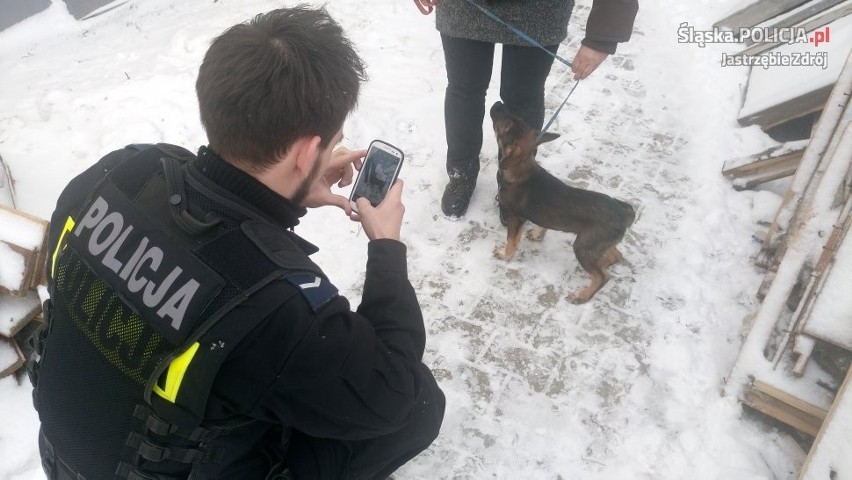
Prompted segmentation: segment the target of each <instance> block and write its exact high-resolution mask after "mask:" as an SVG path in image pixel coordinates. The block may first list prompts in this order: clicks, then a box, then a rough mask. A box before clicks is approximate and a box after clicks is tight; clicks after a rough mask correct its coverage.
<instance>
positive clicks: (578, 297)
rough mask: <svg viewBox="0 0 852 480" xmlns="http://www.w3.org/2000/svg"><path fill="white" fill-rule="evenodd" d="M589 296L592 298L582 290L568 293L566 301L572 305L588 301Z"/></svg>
mask: <svg viewBox="0 0 852 480" xmlns="http://www.w3.org/2000/svg"><path fill="white" fill-rule="evenodd" d="M590 298H592V296H591V295H588V294H586V292H584V291H582V290H581V291H579V292H574V293H571V294H569V295H568V301H569V302H571V303H573V304H574V305H580V304H583V303H586V302H588V301H589V299H590Z"/></svg>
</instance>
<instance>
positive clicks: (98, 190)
mask: <svg viewBox="0 0 852 480" xmlns="http://www.w3.org/2000/svg"><path fill="white" fill-rule="evenodd" d="M362 80H363V65H362V63H361V60H360V58H359V57H358V56H357V54H356V53H355V52H354V50H353V48H352V45H351V44H350V42H349V41H348V40H347V39H346V38H345V36H344V35H343V32H342V30H341V29H340V27H339V26H338V25H337V24H336V23H335V22H334V20H332V19H331V18H330V17H329V16H328V14H327V13H326V12H325V11H324V10H313V9H309V8H306V7H297V8H290V9H280V10H275V11H272V12H269V13H266V14H262V15H258V16H257V17H255V18H254V19H252V20H251V21H249V22H247V23H244V24H240V25H236V26H234V27H232V28H230V29H228V30H227V31H226V32H224V33H223V34H222V35H221V36H219V37H218V38H216V39H215V40H214V41H213V43H212V44H211V46H210V49H209V50H208V52H207V53H206V55H205V57H204V61H203V63H202V65H201V68H200V71H199V74H198V80H197V84H196V89H197V93H198V101H199V106H200V111H201V120H202V123H203V125H204V128H205V130H206V132H207V136H208V140H209V146H206V147H202V148H201V149H200V151H199V152H198V154H197V155H194V154H192V153H190V152H189V151H186V150H184V149H182V148H179V147H175V146H171V145H165V144H158V145H132V146H128V147H126V148H124V149H121V150H117V151H115V152H113V153H111V154H109V155H107V156H106V157H104V158H103V159H101V160H100V161H99V162H98V163H96V164H95V165H94V166H92V167H91V168H89V169H88V170H87V171H85V172H84V173H82V174H81V175H79V176H78V177H76V178H74V179H73V180H72V181H71V182H70V184H69V185H68V186H67V187H66V189H65V190H64V191H63V192H62V194H61V196H60V197H59V200H58V202H57V208H56V211H55V212H54V214H53V217H52V223H51V229H50V237H49V242H50V253H52V255H51V257H50V259H49V262H48V267H47V268H48V276H49V282H48V288H49V290H50V293H51V300H50V301H48V302H47V304H46V312H47V314H48V317H49V318H48V327H47V329H45V330H44V331H42V332H40V333H39V334H38V335H37V336H36V339H35V343H36V351H37V355H35V356H34V361H33V362H32V364H31V365H30V371H31V372H30V373H31V378H32V380H33V383H34V387H35V388H34V391H33V395H34V403H35V406H36V408H37V410H38V412H39V417H40V419H41V432H40V435H39V444H40V448H41V453H42V463H43V466H44V468H45V472H46V473H47V475H48V478H50V479H83V478H85V479H101V478H126V479H159V480H166V479H177V478H193V479H207V478H239V479H251V478H295V479H326V478H335V479H336V478H352V479H361V478H385V477H387V476H388V475H389V474H390V473H391V472H393V471H394V470H396V469H397V468H398V467H400V466H401V465H403V464H404V463H405V462H407V461H408V460H409V459H411V458H413V457H414V456H415V455H417V454H418V453H419V452H420V451H422V450H423V449H425V448H426V447H428V446H429V445H430V444H431V442H432V441H433V440H434V439H435V437H436V436H437V434H438V430H439V428H440V425H441V421H442V419H443V413H444V397H443V394H442V392H441V390H440V389H439V388H438V386H437V384H436V382H435V379H434V377H433V376H432V374H431V372H430V371H429V369H428V368H427V367H426V366H425V365H423V364H422V363H421V359H422V356H423V351H424V345H425V331H424V326H423V318H422V315H421V311H420V307H419V305H418V303H417V298H416V296H415V293H414V290H413V289H412V287H411V284H410V283H409V281H408V278H407V265H406V248H405V245H404V244H402V243H400V241H399V236H400V227H401V223H402V217H403V213H404V207H403V204H402V203H401V200H400V197H401V193H402V183H401V182H397V183H396V184H395V185H394V187H393V188H392V189H391V190H390V192H389V194H388V196H387V198H386V199H385V200H384V201H383V202H382V203H381V204H380V205H379V206H378V207H375V208H374V207H372V206H371V205H370V204H369V202H367V201H366V200H364V199H361V200H359V204H358V207H359V208H358V210H359V212H360V213H359V214H357V215H356V214H354V213H353V212H352V210H351V207H350V205H349V203H348V201H347V199H345V198H343V197H340V196H337V195H334V194H332V192H331V186H332V185H333V184H335V183H336V184H339V185H340V186H345V185H348V184H349V183H351V180H352V176H353V166H354V167H355V168H360V165H361V158H362V157H363V155H364V153H365V152H364V151H363V150H360V151H353V152H349V151H346V150H336V151H335V150H334V147H335V145H336V144H337V143H338V142H339V141H340V139H341V128H342V125H343V122H344V120H345V118H346V116H347V115H348V113H349V112H350V111H351V110H352V109H353V108H354V106H355V104H356V101H357V97H358V91H359V86H360V83H361V81H362ZM327 205H335V206H338V207H340V208H342V209H343V210H344V211H345V212H346V213H347V214H348V215H350V216H351V217H352V218H353V219H354V220H357V221H360V222H361V224H362V226H363V228H364V231H365V232H366V234H367V237H368V238H369V239H370V242H369V244H368V247H367V249H368V259H367V267H366V277H365V281H364V292H363V296H362V299H361V304H360V306H359V307H358V308H357V310H355V311H353V310H352V309H351V307H350V304H349V302H348V301H347V299H346V298H344V297H343V296H341V295H339V294H338V292H337V289H336V288H335V287H334V285H333V284H332V283H331V282H330V281H329V280H328V278H327V277H326V276H325V274H324V273H323V272H322V271H321V270H320V269H319V267H317V266H316V265H315V264H314V263H313V262H311V260H310V259H309V255H310V254H312V253H314V252H316V250H317V249H316V247H314V246H312V245H311V244H310V243H308V242H307V241H305V240H303V239H302V238H300V237H299V236H297V235H296V234H295V233H294V232H293V231H292V229H293V227H295V226H296V225H297V224H298V223H299V219H300V218H301V217H302V216H303V215H305V214H306V212H307V210H306V208H307V207H320V206H327Z"/></svg>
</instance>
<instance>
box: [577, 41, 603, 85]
mask: <svg viewBox="0 0 852 480" xmlns="http://www.w3.org/2000/svg"><path fill="white" fill-rule="evenodd" d="M608 56H609V54H608V53H605V52H600V51H597V50H595V49H594V48H591V47H587V46H585V45H581V46H580V50H578V51H577V55H576V56H575V57H574V61H572V62H571V70H572V71H573V72H574V80H583V79H584V78H586V77H588V76H589V75H591V74H592V72H594V71H595V69H597V68H598V65H600V64H601V63H603V61H604V60H606V57H608Z"/></svg>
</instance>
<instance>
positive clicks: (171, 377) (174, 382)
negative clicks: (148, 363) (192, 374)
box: [154, 342, 200, 403]
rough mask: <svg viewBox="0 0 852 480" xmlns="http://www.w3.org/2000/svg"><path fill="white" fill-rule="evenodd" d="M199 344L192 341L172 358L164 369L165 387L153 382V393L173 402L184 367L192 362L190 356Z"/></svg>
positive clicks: (184, 372) (181, 379) (183, 373)
mask: <svg viewBox="0 0 852 480" xmlns="http://www.w3.org/2000/svg"><path fill="white" fill-rule="evenodd" d="M199 346H200V344H199V343H198V342H195V343H193V344H192V346H190V347H189V348H188V349H187V350H186V351H185V352H183V353H182V354H181V355H180V356H179V357H177V358H176V359H174V360H172V363H171V364H170V365H169V369H168V370H167V371H166V384H165V385H164V387H165V388H160V386H159V385H158V384H156V383H155V384H154V393H156V394H157V395H159V396H161V397H163V398H165V399H166V400H168V401H170V402H172V403H175V399H176V398H177V394H178V390H180V383H181V382H182V381H183V376H184V375H185V374H186V369H187V368H189V363H190V362H192V358H193V357H194V356H195V352H197V351H198V347H199Z"/></svg>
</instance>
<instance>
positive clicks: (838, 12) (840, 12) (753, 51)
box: [738, 0, 852, 55]
mask: <svg viewBox="0 0 852 480" xmlns="http://www.w3.org/2000/svg"><path fill="white" fill-rule="evenodd" d="M819 3H820V4H828V3H831V5H829V6H828V7H826V8H824V9H823V10H827V9H828V8H830V7H833V6H835V5H837V4H838V3H842V2H841V1H838V0H827V1H824V2H819ZM819 8H821V7H817V6H814V7H812V8H810V9H806V10H805V11H807V10H818V9H819ZM803 12H804V11H803ZM849 14H852V5H844V6H842V7H840V8H836V9H833V10H830V11H828V12H825V13H823V14H822V15H819V16H817V17H815V18H812V19H810V20H807V19H808V18H809V17H808V16H803V15H797V16H795V17H790V19H785V20H783V21H781V22H778V23H777V24H774V25H772V26H771V27H769V28H787V27H796V28H799V27H801V28H804V29H805V31H807V32H812V31H814V30H816V29H818V28H820V27H824V26H826V25H828V24H829V23H831V22H833V21H835V20H837V19H838V18H843V17H845V16H846V15H849ZM793 18H798V19H800V20H799V21H801V20H807V21H806V22H804V23H801V24H799V23H798V21H796V20H792V21H791V19H793ZM752 43H753V42H749V45H750V46H749V47H748V48H746V49H744V50H743V51H741V52H740V53H739V54H738V55H758V54H760V53H763V52H765V51H767V50H771V49H773V48H775V47H777V46H779V45H781V44H783V43H785V42H766V43H754V44H752Z"/></svg>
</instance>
